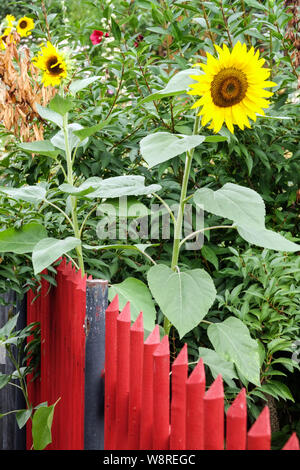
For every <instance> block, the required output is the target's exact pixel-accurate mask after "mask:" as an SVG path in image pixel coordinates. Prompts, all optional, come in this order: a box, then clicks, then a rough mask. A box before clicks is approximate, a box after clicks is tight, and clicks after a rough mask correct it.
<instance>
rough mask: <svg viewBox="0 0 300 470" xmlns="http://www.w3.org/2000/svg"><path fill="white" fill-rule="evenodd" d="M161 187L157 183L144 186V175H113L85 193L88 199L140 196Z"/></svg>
mask: <svg viewBox="0 0 300 470" xmlns="http://www.w3.org/2000/svg"><path fill="white" fill-rule="evenodd" d="M160 189H161V186H160V185H158V184H151V185H150V186H145V178H144V176H138V175H137V176H135V175H134V176H130V175H128V176H114V177H112V178H107V179H105V180H102V182H101V184H100V186H99V188H98V189H97V190H96V191H95V192H93V193H90V194H88V195H87V197H88V198H89V199H92V198H96V197H100V198H106V199H110V198H115V197H121V196H141V195H143V194H152V193H155V192H157V191H159V190H160Z"/></svg>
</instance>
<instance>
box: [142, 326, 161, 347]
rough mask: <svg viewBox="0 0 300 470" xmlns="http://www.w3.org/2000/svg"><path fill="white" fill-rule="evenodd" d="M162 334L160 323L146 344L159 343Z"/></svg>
mask: <svg viewBox="0 0 300 470" xmlns="http://www.w3.org/2000/svg"><path fill="white" fill-rule="evenodd" d="M159 342H160V334H159V325H155V328H154V329H153V331H152V332H151V333H150V335H149V336H148V338H147V339H146V341H145V343H144V344H159Z"/></svg>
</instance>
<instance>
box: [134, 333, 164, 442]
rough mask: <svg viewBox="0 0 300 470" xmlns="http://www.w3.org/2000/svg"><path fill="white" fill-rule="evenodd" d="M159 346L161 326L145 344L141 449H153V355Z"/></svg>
mask: <svg viewBox="0 0 300 470" xmlns="http://www.w3.org/2000/svg"><path fill="white" fill-rule="evenodd" d="M158 345H159V326H158V325H156V326H155V328H154V330H153V331H152V333H151V334H150V335H149V336H148V338H147V339H146V341H145V343H144V360H143V363H144V367H143V387H142V404H141V428H140V446H139V448H140V449H144V450H151V449H153V441H152V430H153V353H154V351H155V349H156V348H157V346H158Z"/></svg>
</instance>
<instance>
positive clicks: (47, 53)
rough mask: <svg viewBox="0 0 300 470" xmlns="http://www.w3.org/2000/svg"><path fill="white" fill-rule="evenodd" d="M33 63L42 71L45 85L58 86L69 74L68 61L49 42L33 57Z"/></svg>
mask: <svg viewBox="0 0 300 470" xmlns="http://www.w3.org/2000/svg"><path fill="white" fill-rule="evenodd" d="M32 62H33V64H34V65H35V66H36V67H37V68H38V69H40V70H41V71H42V82H43V84H44V86H49V85H51V86H57V85H60V83H61V81H62V80H63V79H65V78H66V77H67V75H68V66H67V62H66V60H65V58H64V56H63V55H62V54H60V53H59V52H58V51H57V49H56V48H55V47H54V46H53V45H52V44H51V42H49V41H48V42H47V45H46V46H43V45H42V47H41V50H40V52H39V54H38V55H37V56H36V57H34V58H33V59H32Z"/></svg>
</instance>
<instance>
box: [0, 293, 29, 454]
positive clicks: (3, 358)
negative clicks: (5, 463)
mask: <svg viewBox="0 0 300 470" xmlns="http://www.w3.org/2000/svg"><path fill="white" fill-rule="evenodd" d="M1 299H3V300H4V302H5V305H0V328H1V327H2V326H3V325H5V323H6V322H7V321H8V319H9V318H10V317H12V316H13V315H16V313H19V317H18V322H17V325H16V329H17V330H21V329H23V328H25V326H26V296H25V297H24V300H23V301H17V300H16V293H15V292H14V291H12V290H11V291H8V292H7V293H6V294H2V295H1ZM14 370H15V367H14V366H13V364H12V362H11V361H10V359H9V358H8V357H7V355H6V351H5V348H4V347H2V348H1V349H0V372H1V373H2V374H10V373H12V372H13V371H14ZM24 408H26V404H25V399H24V396H23V394H22V392H21V391H20V389H18V388H17V387H14V386H12V385H6V386H5V387H4V388H2V389H1V390H0V413H6V412H8V411H12V410H20V409H24ZM25 449H26V428H25V426H24V427H23V428H22V429H19V427H18V425H17V421H16V417H15V414H14V413H12V414H9V415H7V416H4V417H3V418H0V450H25Z"/></svg>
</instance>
